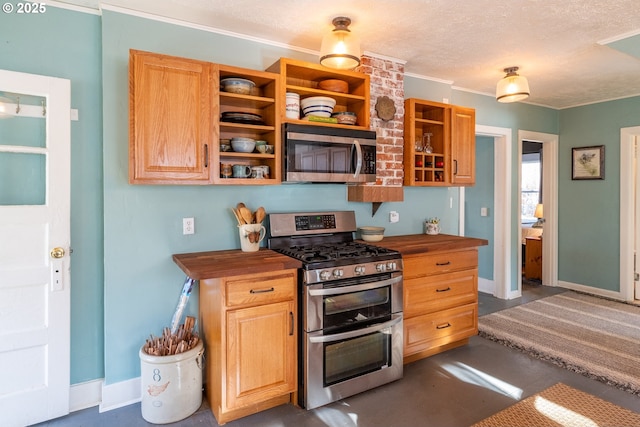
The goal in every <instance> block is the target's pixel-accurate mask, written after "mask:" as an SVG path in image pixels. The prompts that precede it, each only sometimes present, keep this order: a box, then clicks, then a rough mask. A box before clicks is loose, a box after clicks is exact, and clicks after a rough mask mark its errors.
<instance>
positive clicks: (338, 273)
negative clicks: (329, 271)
mask: <svg viewBox="0 0 640 427" xmlns="http://www.w3.org/2000/svg"><path fill="white" fill-rule="evenodd" d="M343 274H344V271H342V269H341V268H336V269H335V270H333V277H342V276H343Z"/></svg>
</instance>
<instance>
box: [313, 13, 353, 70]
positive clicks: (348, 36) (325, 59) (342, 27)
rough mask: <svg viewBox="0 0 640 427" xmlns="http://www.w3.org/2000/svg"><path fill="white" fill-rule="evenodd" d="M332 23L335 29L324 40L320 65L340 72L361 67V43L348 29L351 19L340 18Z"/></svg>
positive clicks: (321, 47)
mask: <svg viewBox="0 0 640 427" xmlns="http://www.w3.org/2000/svg"><path fill="white" fill-rule="evenodd" d="M332 22H333V25H334V27H335V28H334V29H333V30H332V31H331V32H330V33H329V34H327V35H326V36H324V37H323V39H322V45H321V46H320V64H322V65H324V66H325V67H329V68H335V69H338V70H351V69H354V68H356V67H357V66H358V65H360V41H359V40H358V38H357V37H356V36H354V35H353V33H352V32H351V30H349V28H348V27H349V24H351V19H349V18H346V17H344V16H339V17H337V18H334V19H333V21H332Z"/></svg>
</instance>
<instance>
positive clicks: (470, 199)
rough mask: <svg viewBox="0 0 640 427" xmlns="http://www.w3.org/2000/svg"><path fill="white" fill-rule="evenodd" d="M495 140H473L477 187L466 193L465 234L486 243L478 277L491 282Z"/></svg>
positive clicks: (485, 138) (481, 138) (479, 263)
mask: <svg viewBox="0 0 640 427" xmlns="http://www.w3.org/2000/svg"><path fill="white" fill-rule="evenodd" d="M494 151H495V146H494V141H493V138H489V137H486V136H478V137H476V184H475V185H474V186H473V187H469V188H467V189H466V190H465V206H464V234H465V235H466V236H473V237H478V238H480V239H486V240H488V241H489V244H488V245H487V246H481V247H479V248H478V276H479V277H482V278H484V279H487V280H493V251H494V246H495V245H494V241H493V232H494V225H493V221H494V218H495V214H494V206H493V204H494V199H495V194H494V179H493V178H494V167H495V162H494V158H493V156H494ZM483 207H484V208H488V215H487V216H484V217H483V216H480V209H481V208H483Z"/></svg>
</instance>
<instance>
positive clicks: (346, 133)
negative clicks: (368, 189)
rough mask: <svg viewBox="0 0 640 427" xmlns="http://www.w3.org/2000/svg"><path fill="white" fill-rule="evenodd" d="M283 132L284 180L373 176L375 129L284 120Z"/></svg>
mask: <svg viewBox="0 0 640 427" xmlns="http://www.w3.org/2000/svg"><path fill="white" fill-rule="evenodd" d="M283 135H284V159H283V166H284V180H285V181H286V182H333V183H352V182H354V183H356V182H374V181H375V180H376V133H375V131H367V130H357V129H353V130H352V129H342V128H333V127H328V126H313V125H300V124H292V123H286V124H284V125H283Z"/></svg>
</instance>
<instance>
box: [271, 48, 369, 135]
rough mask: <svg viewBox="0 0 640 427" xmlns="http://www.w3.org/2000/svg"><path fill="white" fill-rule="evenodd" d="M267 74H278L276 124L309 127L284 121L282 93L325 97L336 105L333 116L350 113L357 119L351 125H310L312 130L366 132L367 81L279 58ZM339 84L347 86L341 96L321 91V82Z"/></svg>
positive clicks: (364, 76) (359, 76) (345, 72)
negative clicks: (337, 82)
mask: <svg viewBox="0 0 640 427" xmlns="http://www.w3.org/2000/svg"><path fill="white" fill-rule="evenodd" d="M267 71H269V72H272V73H277V74H280V76H281V79H282V82H281V85H280V94H279V97H280V102H279V104H280V107H279V110H280V121H281V122H282V123H297V124H309V121H308V120H304V118H302V117H301V118H297V119H296V118H288V117H287V116H286V111H285V110H286V93H287V92H293V93H297V94H298V95H300V99H301V100H302V99H305V98H308V97H311V96H326V97H329V98H332V99H334V100H335V101H336V105H335V107H334V108H333V112H334V113H335V112H339V111H350V112H353V113H356V116H357V117H358V119H357V122H356V124H355V125H344V124H333V123H321V122H313V125H315V126H326V127H337V128H344V129H354V128H355V129H361V130H369V126H370V108H371V106H370V90H371V89H370V87H369V86H370V77H369V75H368V74H364V73H361V72H358V71H350V70H334V69H332V68H327V67H324V66H322V65H320V64H316V63H311V62H305V61H300V60H297V59H291V58H280V59H279V60H278V61H276V62H275V63H274V64H272V65H271V66H270V67H269V68H267ZM334 79H337V80H342V81H343V82H345V83H347V90H346V91H345V92H335V91H331V90H325V89H322V87H321V82H322V81H323V80H334Z"/></svg>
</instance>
